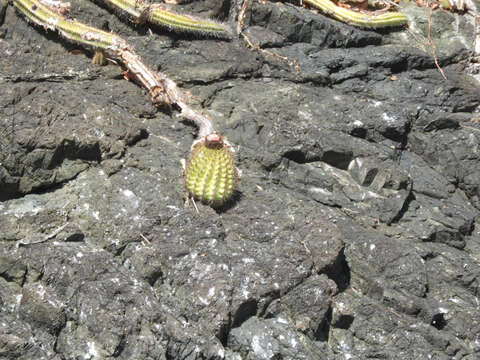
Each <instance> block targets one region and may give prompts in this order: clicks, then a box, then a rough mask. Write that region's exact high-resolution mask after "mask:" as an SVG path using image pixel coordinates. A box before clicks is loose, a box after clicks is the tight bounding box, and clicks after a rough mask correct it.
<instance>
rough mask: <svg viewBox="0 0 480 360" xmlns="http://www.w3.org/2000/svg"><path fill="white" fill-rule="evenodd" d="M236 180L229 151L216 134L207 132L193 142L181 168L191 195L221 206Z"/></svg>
mask: <svg viewBox="0 0 480 360" xmlns="http://www.w3.org/2000/svg"><path fill="white" fill-rule="evenodd" d="M236 182H237V170H236V168H235V164H234V160H233V153H232V150H231V149H230V146H229V145H227V144H225V142H224V141H223V139H222V137H221V136H220V135H219V134H217V133H212V134H209V135H207V136H205V137H204V138H203V139H201V140H200V141H198V142H197V143H196V144H194V145H193V147H192V154H191V156H190V159H189V160H188V163H187V168H186V170H185V184H186V187H187V191H188V192H189V194H190V195H191V196H192V197H193V198H195V199H197V200H200V201H202V202H203V203H206V204H208V205H210V206H212V207H214V208H215V207H221V206H222V205H224V204H225V203H226V202H228V201H229V200H230V199H231V198H232V196H233V195H234V192H235V185H236Z"/></svg>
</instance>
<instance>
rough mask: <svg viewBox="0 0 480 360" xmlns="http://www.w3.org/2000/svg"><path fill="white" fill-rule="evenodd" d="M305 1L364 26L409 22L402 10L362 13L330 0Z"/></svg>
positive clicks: (380, 26) (351, 23)
mask: <svg viewBox="0 0 480 360" xmlns="http://www.w3.org/2000/svg"><path fill="white" fill-rule="evenodd" d="M303 2H304V3H305V4H308V5H310V6H312V7H314V8H317V9H319V10H320V11H322V12H323V13H324V14H326V15H329V16H331V17H333V18H334V19H337V20H340V21H342V22H344V23H347V24H349V25H353V26H357V27H362V28H373V29H376V28H384V27H397V26H402V25H405V24H407V22H408V19H407V17H406V16H405V15H404V14H402V13H400V12H384V13H381V14H375V13H362V12H358V11H353V10H350V9H345V8H342V7H340V6H337V5H335V4H334V3H333V2H332V1H330V0H303Z"/></svg>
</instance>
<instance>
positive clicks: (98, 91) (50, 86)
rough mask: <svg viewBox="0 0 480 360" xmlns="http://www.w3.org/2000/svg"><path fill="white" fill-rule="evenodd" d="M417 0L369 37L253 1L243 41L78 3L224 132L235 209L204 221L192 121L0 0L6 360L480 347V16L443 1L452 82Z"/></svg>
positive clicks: (431, 354) (452, 353)
mask: <svg viewBox="0 0 480 360" xmlns="http://www.w3.org/2000/svg"><path fill="white" fill-rule="evenodd" d="M240 5H241V4H240V1H238V0H237V1H228V0H224V1H217V0H205V1H196V2H190V3H187V4H183V5H179V6H178V8H179V9H180V11H182V12H188V13H192V14H198V15H202V16H210V17H216V18H219V19H221V20H224V21H227V22H229V24H230V25H231V26H232V28H236V19H237V17H238V14H239V12H240ZM403 5H404V6H405V12H406V13H407V15H408V16H409V19H410V21H411V25H410V29H409V30H405V29H396V30H394V31H382V32H374V31H366V30H360V29H355V28H353V27H350V26H347V25H344V24H341V23H339V22H337V21H335V20H332V19H329V18H327V17H326V16H324V15H321V14H317V13H315V12H313V11H311V10H308V9H305V8H301V7H298V6H294V5H292V4H285V3H278V2H262V1H259V2H257V1H249V7H248V8H247V11H246V16H245V19H244V22H243V34H244V35H245V36H247V37H248V39H249V41H250V42H251V43H252V44H253V45H254V46H255V49H248V48H247V46H246V43H245V41H244V38H243V37H242V36H237V35H236V36H234V39H233V40H232V41H221V40H215V39H196V38H192V37H191V36H188V35H182V34H180V35H179V34H177V35H175V34H171V33H167V32H165V31H163V30H162V29H153V32H150V31H149V29H148V27H134V26H131V25H129V24H127V23H125V22H122V21H121V20H119V19H118V18H117V17H115V16H114V15H112V14H109V13H108V12H107V10H105V9H103V8H101V7H98V6H96V5H94V4H93V3H90V2H87V1H84V0H75V1H72V14H71V16H72V17H74V18H77V19H81V20H82V21H84V22H88V23H90V24H92V25H95V26H97V27H101V28H104V29H108V30H111V31H114V32H116V33H118V34H119V35H121V36H122V37H124V38H126V39H127V40H128V41H129V42H130V43H131V44H132V45H133V46H134V47H135V49H136V51H137V52H138V53H139V54H141V55H142V56H143V57H144V58H145V59H146V61H147V62H148V63H149V64H151V65H152V66H153V67H154V68H160V69H161V70H162V71H164V72H165V73H167V74H168V75H169V76H170V77H171V78H172V79H174V80H175V81H176V82H177V83H178V84H179V86H181V87H182V88H183V89H184V91H186V92H187V93H188V94H191V98H190V101H191V103H192V104H193V105H194V106H196V107H197V108H199V109H202V110H203V111H204V112H206V113H207V114H209V116H210V117H211V118H212V120H213V121H214V123H215V126H216V128H217V129H218V130H219V132H220V133H222V134H224V135H226V137H227V138H228V139H229V140H230V142H231V143H232V144H233V145H234V147H235V149H236V151H237V161H238V167H239V168H240V170H241V171H242V174H243V175H242V177H241V180H240V188H239V194H238V196H237V199H236V201H235V202H233V203H232V204H231V205H230V206H229V207H227V208H225V209H222V210H221V211H217V212H216V211H214V210H213V209H211V208H209V207H207V206H203V205H201V204H197V206H198V207H199V212H198V213H197V211H196V210H195V208H194V207H193V206H191V205H189V206H185V205H184V192H183V179H182V176H181V167H180V159H182V158H185V157H187V156H188V152H189V148H190V145H191V143H192V141H193V140H194V138H195V129H194V128H193V127H191V126H189V124H185V123H181V122H178V120H177V118H176V117H175V113H168V112H161V111H159V110H157V109H155V108H154V107H153V106H152V105H151V103H150V101H149V99H148V96H146V94H145V93H144V91H143V90H142V89H140V88H139V87H138V86H136V85H135V84H134V83H131V82H127V81H125V80H124V79H123V77H122V74H121V71H120V69H119V68H118V67H115V66H113V65H112V66H106V67H96V66H94V65H92V64H91V62H90V59H89V58H88V57H87V56H85V55H88V56H90V55H91V54H85V53H82V54H78V51H74V50H77V47H76V46H75V45H73V44H69V43H66V42H64V41H62V40H60V39H59V38H58V37H57V36H56V35H55V34H53V33H45V32H44V31H43V30H42V29H36V28H33V27H31V26H30V25H29V24H28V23H27V22H26V21H25V20H24V19H22V18H21V17H20V16H18V15H17V14H16V13H15V11H14V10H13V8H12V7H11V6H7V3H6V2H5V1H4V0H3V1H0V25H1V26H0V48H1V51H0V125H1V127H0V134H1V136H0V200H1V202H0V229H1V232H0V359H24V360H27V359H48V360H54V359H55V360H60V359H152V360H153V359H165V360H167V359H189V360H193V359H231V360H234V359H235V360H239V359H332V360H333V359H379V358H381V359H427V358H428V359H465V360H466V359H468V360H473V359H478V358H479V357H480V311H479V310H480V300H479V296H480V229H479V223H478V215H479V211H480V122H479V120H478V116H479V115H478V111H479V109H480V108H479V106H480V87H479V84H478V82H477V81H476V80H475V79H474V77H472V76H470V75H469V74H468V70H469V69H471V68H472V67H471V66H470V63H471V60H472V58H473V57H474V56H476V55H478V54H475V49H474V35H475V31H474V30H475V29H474V26H473V23H472V21H471V20H472V19H471V18H469V17H468V16H467V15H458V14H451V13H448V12H442V11H435V12H433V16H432V19H431V21H432V27H431V39H432V40H433V42H434V43H435V45H436V47H435V56H436V58H437V59H438V64H439V65H440V66H441V67H442V69H443V71H444V73H445V76H446V79H444V78H443V77H442V74H441V73H440V71H439V70H438V69H437V67H436V65H435V60H434V56H433V54H434V53H433V51H434V50H433V48H432V47H431V46H428V28H429V26H428V18H429V11H428V9H427V10H426V9H424V8H419V7H417V6H415V5H414V4H403ZM75 54H76V55H75Z"/></svg>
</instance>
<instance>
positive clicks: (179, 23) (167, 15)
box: [96, 0, 230, 38]
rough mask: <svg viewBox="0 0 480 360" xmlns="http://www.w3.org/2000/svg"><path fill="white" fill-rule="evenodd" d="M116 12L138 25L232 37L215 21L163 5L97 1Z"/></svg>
mask: <svg viewBox="0 0 480 360" xmlns="http://www.w3.org/2000/svg"><path fill="white" fill-rule="evenodd" d="M96 1H97V2H101V3H103V4H105V5H106V6H107V7H110V8H112V9H114V10H120V11H121V12H123V13H125V14H126V15H127V17H128V18H129V19H130V20H131V21H133V22H135V23H137V24H143V23H145V22H149V23H152V24H155V25H158V26H162V27H166V28H168V29H169V30H172V31H180V32H181V31H185V32H192V33H198V34H199V35H203V36H213V37H224V38H228V37H230V32H229V30H228V28H227V27H226V26H225V25H223V24H221V23H218V22H215V21H213V20H205V19H200V18H197V17H194V16H186V15H179V14H177V13H175V12H173V11H170V10H166V9H165V8H164V7H163V5H161V4H151V3H149V2H146V1H144V0H96Z"/></svg>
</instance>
